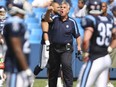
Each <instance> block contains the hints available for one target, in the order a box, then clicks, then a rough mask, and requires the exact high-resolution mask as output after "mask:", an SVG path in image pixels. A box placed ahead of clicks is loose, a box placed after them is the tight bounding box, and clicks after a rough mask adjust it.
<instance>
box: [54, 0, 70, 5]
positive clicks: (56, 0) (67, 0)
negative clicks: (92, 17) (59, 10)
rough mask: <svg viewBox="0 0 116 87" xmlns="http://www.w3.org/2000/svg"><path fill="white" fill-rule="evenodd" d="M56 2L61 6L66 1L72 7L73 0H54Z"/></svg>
mask: <svg viewBox="0 0 116 87" xmlns="http://www.w3.org/2000/svg"><path fill="white" fill-rule="evenodd" d="M53 1H55V2H58V3H59V4H61V3H62V2H63V1H66V2H68V3H69V5H70V6H72V3H71V0H53Z"/></svg>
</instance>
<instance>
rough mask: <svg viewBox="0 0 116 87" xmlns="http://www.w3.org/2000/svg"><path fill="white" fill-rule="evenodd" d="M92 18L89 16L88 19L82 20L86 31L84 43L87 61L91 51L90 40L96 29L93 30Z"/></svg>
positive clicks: (83, 49)
mask: <svg viewBox="0 0 116 87" xmlns="http://www.w3.org/2000/svg"><path fill="white" fill-rule="evenodd" d="M90 18H91V17H90V16H88V17H87V18H82V21H81V24H82V27H83V29H84V38H83V42H82V51H83V55H82V56H83V59H87V58H88V56H89V53H88V51H89V45H90V39H91V37H92V34H93V32H94V29H93V26H94V22H93V20H92V19H90ZM84 61H86V60H84Z"/></svg>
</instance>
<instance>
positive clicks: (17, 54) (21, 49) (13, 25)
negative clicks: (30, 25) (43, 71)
mask: <svg viewBox="0 0 116 87" xmlns="http://www.w3.org/2000/svg"><path fill="white" fill-rule="evenodd" d="M9 14H10V15H11V17H9V18H8V19H7V20H6V23H5V27H4V33H3V34H4V38H5V42H6V45H7V51H6V55H5V73H6V75H7V81H6V86H7V87H31V86H32V84H33V82H34V75H33V73H32V71H31V69H30V68H29V63H28V61H29V57H28V55H29V53H30V51H31V50H30V43H29V32H28V31H27V29H26V27H25V24H24V20H23V19H24V16H25V10H23V9H22V8H20V7H18V6H13V7H12V8H11V9H10V11H9Z"/></svg>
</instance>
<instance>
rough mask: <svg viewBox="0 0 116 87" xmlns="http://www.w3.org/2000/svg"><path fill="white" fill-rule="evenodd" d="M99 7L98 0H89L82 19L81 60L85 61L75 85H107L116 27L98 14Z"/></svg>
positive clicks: (82, 86)
mask: <svg viewBox="0 0 116 87" xmlns="http://www.w3.org/2000/svg"><path fill="white" fill-rule="evenodd" d="M91 7H92V8H91ZM101 7H102V6H101V2H100V1H98V0H91V1H90V3H89V5H88V7H87V8H88V12H89V15H87V16H86V17H85V18H83V19H82V26H83V28H84V38H83V44H82V47H83V60H86V62H85V63H84V65H83V66H82V69H81V72H80V76H79V83H78V84H77V87H92V86H93V85H95V87H107V78H108V71H109V68H110V66H111V58H110V55H109V53H111V52H112V50H113V48H115V47H116V44H115V43H116V38H115V37H116V35H115V34H116V29H114V25H113V19H112V18H110V17H109V16H100V15H101V14H102V9H101ZM107 25H108V26H107ZM109 26H111V27H109ZM103 32H104V33H103ZM106 32H108V34H106ZM101 33H102V34H101ZM107 37H108V40H107V39H106V38H107ZM112 38H113V40H112ZM111 40H112V42H111Z"/></svg>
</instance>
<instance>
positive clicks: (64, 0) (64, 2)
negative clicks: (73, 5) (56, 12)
mask: <svg viewBox="0 0 116 87" xmlns="http://www.w3.org/2000/svg"><path fill="white" fill-rule="evenodd" d="M62 4H66V5H67V6H68V8H69V9H70V4H69V3H68V2H67V1H66V0H63V1H62V3H61V5H62Z"/></svg>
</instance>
